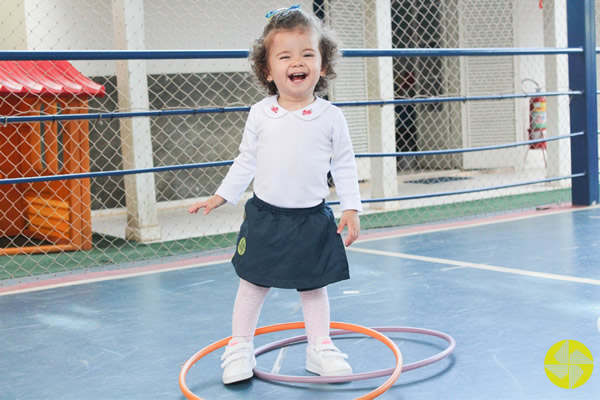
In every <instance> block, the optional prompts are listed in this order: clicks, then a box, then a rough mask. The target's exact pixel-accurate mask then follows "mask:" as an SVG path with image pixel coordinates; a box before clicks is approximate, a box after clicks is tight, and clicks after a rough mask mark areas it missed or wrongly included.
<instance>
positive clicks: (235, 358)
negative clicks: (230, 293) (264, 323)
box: [221, 279, 269, 384]
mask: <svg viewBox="0 0 600 400" xmlns="http://www.w3.org/2000/svg"><path fill="white" fill-rule="evenodd" d="M267 293H269V288H266V287H262V286H257V285H254V284H252V283H250V282H248V281H245V280H243V279H240V286H239V288H238V292H237V296H236V298H235V304H234V306H233V318H232V319H233V321H232V338H231V340H230V341H229V344H228V345H227V348H226V349H225V353H224V354H223V356H222V357H221V359H222V360H223V364H221V367H222V368H223V383H225V384H229V383H234V382H239V381H243V380H246V379H249V378H252V375H253V372H252V369H253V368H254V367H255V366H256V358H255V357H254V345H253V343H252V340H253V339H254V331H255V330H256V324H257V322H258V316H259V315H260V310H261V309H262V306H263V303H264V301H265V297H267Z"/></svg>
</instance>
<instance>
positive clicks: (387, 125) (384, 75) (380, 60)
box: [364, 0, 398, 208]
mask: <svg viewBox="0 0 600 400" xmlns="http://www.w3.org/2000/svg"><path fill="white" fill-rule="evenodd" d="M364 4H365V11H366V12H365V14H366V15H365V17H366V18H367V24H366V26H367V29H366V36H367V47H368V48H372V49H391V48H392V15H391V2H390V0H375V1H372V0H371V1H368V0H366V1H365V3H364ZM367 76H368V79H367V80H368V88H367V89H368V96H369V99H372V100H377V99H393V98H394V70H393V64H392V58H391V57H371V58H369V59H368V60H367ZM395 120H396V115H395V112H394V106H393V105H385V106H381V107H376V106H371V107H369V152H377V153H381V152H386V153H388V152H389V153H393V152H395V151H396V128H395ZM395 196H398V183H397V174H396V158H395V157H385V158H381V157H377V158H372V159H371V197H373V198H383V197H385V198H389V197H395ZM394 203H395V202H385V203H375V204H373V205H372V206H371V208H392V207H395V206H396V205H397V204H394Z"/></svg>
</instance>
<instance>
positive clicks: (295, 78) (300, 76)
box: [288, 72, 306, 82]
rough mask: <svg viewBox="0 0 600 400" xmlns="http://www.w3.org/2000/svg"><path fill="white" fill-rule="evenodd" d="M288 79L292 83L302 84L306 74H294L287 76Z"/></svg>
mask: <svg viewBox="0 0 600 400" xmlns="http://www.w3.org/2000/svg"><path fill="white" fill-rule="evenodd" d="M288 78H289V79H290V80H291V81H292V82H302V81H303V80H305V79H306V74H305V73H304V72H296V73H295V74H291V75H288Z"/></svg>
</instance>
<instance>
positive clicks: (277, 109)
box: [261, 95, 331, 121]
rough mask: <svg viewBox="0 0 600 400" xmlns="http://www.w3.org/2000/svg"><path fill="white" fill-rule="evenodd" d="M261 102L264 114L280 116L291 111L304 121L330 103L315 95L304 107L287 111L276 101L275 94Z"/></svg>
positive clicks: (316, 115)
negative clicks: (315, 97) (314, 98)
mask: <svg viewBox="0 0 600 400" xmlns="http://www.w3.org/2000/svg"><path fill="white" fill-rule="evenodd" d="M261 103H263V107H262V108H263V110H264V112H265V114H266V115H267V116H268V117H270V118H281V117H283V116H284V115H286V114H288V113H291V114H293V115H295V116H296V117H298V118H300V119H303V120H305V121H308V120H312V119H315V118H317V117H318V116H319V115H321V114H322V113H323V111H325V110H326V109H327V108H328V107H329V106H330V105H331V103H330V102H329V101H327V100H324V99H322V98H320V97H317V99H316V100H315V101H314V102H313V103H312V104H310V105H308V106H306V107H304V108H301V109H299V110H295V111H288V110H286V109H285V108H283V107H281V106H280V105H279V103H278V102H277V95H275V96H270V97H267V98H265V99H264V100H263V101H262V102H261Z"/></svg>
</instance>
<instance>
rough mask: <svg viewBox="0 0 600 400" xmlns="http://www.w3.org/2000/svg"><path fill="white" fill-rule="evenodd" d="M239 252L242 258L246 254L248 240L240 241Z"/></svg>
mask: <svg viewBox="0 0 600 400" xmlns="http://www.w3.org/2000/svg"><path fill="white" fill-rule="evenodd" d="M237 251H238V254H239V255H240V256H243V255H244V253H245V252H246V238H244V237H243V238H241V239H240V242H239V243H238V247H237Z"/></svg>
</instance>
